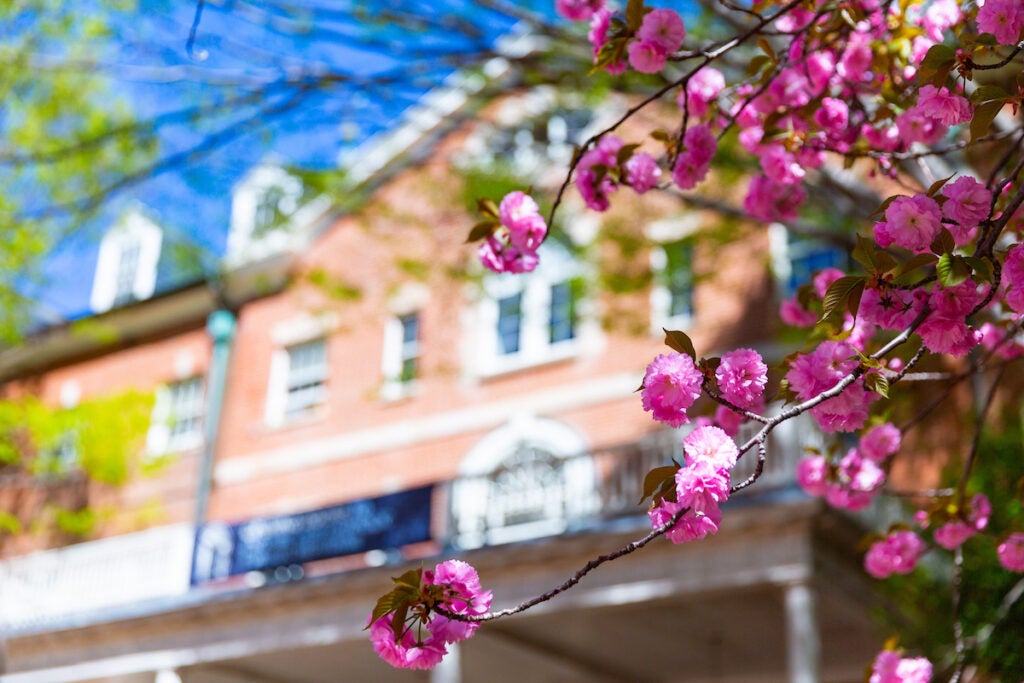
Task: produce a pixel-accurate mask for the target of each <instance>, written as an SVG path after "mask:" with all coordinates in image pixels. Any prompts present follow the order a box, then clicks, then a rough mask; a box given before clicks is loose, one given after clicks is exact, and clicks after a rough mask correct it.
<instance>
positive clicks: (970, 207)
mask: <svg viewBox="0 0 1024 683" xmlns="http://www.w3.org/2000/svg"><path fill="white" fill-rule="evenodd" d="M942 194H943V195H945V196H946V202H945V203H944V204H943V205H942V215H943V216H945V217H946V218H948V219H950V220H953V221H956V222H957V223H958V224H959V225H961V226H963V227H964V228H968V229H969V228H975V227H977V226H978V224H979V223H981V221H983V220H985V219H986V218H988V214H989V207H990V206H991V204H992V192H990V191H989V189H988V188H987V187H985V186H984V185H982V184H981V183H979V182H978V181H977V180H975V179H974V178H972V177H971V176H960V177H959V178H957V179H956V180H954V181H953V182H951V183H947V184H946V185H945V186H944V187H943V188H942ZM960 236H961V237H962V238H964V239H963V241H960V240H959V239H958V241H957V244H964V243H966V242H967V240H968V239H969V238H966V235H965V234H964V233H963V232H962V231H960ZM953 237H958V234H957V232H954V233H953Z"/></svg>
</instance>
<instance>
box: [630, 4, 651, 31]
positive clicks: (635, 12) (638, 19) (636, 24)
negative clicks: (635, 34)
mask: <svg viewBox="0 0 1024 683" xmlns="http://www.w3.org/2000/svg"><path fill="white" fill-rule="evenodd" d="M645 14H647V10H646V9H645V8H644V1H643V0H629V2H627V3H626V23H627V24H629V28H630V30H632V31H639V30H640V24H642V23H643V22H644V15H645Z"/></svg>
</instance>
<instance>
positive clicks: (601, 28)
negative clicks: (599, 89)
mask: <svg viewBox="0 0 1024 683" xmlns="http://www.w3.org/2000/svg"><path fill="white" fill-rule="evenodd" d="M613 14H614V12H612V11H611V10H610V9H608V8H607V7H602V8H601V9H599V10H597V11H595V12H594V16H593V17H591V19H590V31H589V32H588V33H587V40H589V41H590V44H591V46H593V55H594V61H595V62H596V61H597V57H598V55H599V54H600V53H601V48H603V47H604V45H605V43H607V42H608V29H609V28H611V22H612V15H613ZM605 71H607V72H608V73H610V74H613V75H617V74H621V73H623V72H625V71H626V63H625V62H622V61H619V62H614V63H612V64H608V65H607V66H605Z"/></svg>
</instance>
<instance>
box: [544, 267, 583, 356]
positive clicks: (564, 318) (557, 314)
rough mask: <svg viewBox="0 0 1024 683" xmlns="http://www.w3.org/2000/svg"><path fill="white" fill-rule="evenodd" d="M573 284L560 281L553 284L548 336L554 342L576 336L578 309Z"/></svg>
mask: <svg viewBox="0 0 1024 683" xmlns="http://www.w3.org/2000/svg"><path fill="white" fill-rule="evenodd" d="M574 309H575V305H574V302H573V296H572V285H571V284H570V283H568V282H559V283H558V284H557V285H552V286H551V313H550V317H549V319H548V338H549V340H550V341H551V343H552V344H554V343H555V342H560V341H565V340H567V339H572V338H573V337H575V336H576V311H575V310H574Z"/></svg>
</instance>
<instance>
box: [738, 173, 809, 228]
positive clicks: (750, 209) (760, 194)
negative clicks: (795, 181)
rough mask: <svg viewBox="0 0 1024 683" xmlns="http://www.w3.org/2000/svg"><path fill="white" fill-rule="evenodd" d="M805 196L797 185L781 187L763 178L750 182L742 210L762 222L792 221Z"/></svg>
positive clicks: (755, 178)
mask: <svg viewBox="0 0 1024 683" xmlns="http://www.w3.org/2000/svg"><path fill="white" fill-rule="evenodd" d="M806 198H807V194H806V193H805V192H804V190H803V188H802V187H800V186H799V185H782V184H779V183H777V182H775V181H773V180H771V179H770V178H767V177H765V176H754V178H753V179H752V180H751V181H750V187H749V189H748V190H747V196H746V197H745V198H744V200H743V208H744V209H745V210H746V212H747V213H749V214H750V215H751V216H753V217H754V218H757V219H758V220H762V221H776V220H783V221H789V220H794V219H795V218H796V217H797V215H798V214H799V212H800V207H801V206H802V205H803V203H804V200H805V199H806Z"/></svg>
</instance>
